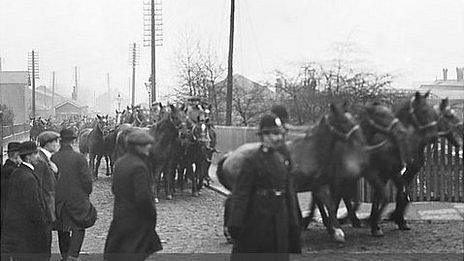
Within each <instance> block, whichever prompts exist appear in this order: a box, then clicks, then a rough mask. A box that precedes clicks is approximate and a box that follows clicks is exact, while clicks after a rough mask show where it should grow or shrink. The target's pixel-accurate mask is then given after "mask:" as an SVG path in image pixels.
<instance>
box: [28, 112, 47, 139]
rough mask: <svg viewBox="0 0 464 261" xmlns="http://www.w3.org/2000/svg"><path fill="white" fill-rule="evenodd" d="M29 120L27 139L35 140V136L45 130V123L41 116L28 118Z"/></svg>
mask: <svg viewBox="0 0 464 261" xmlns="http://www.w3.org/2000/svg"><path fill="white" fill-rule="evenodd" d="M29 119H30V120H31V122H30V126H31V129H30V131H29V140H31V141H37V137H38V136H39V134H40V133H42V132H43V131H45V124H44V122H43V120H42V118H41V117H39V118H29Z"/></svg>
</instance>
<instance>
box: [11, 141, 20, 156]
mask: <svg viewBox="0 0 464 261" xmlns="http://www.w3.org/2000/svg"><path fill="white" fill-rule="evenodd" d="M20 148H21V142H16V141H12V142H10V143H8V153H11V152H17V151H19V149H20Z"/></svg>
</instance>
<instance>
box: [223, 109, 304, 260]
mask: <svg viewBox="0 0 464 261" xmlns="http://www.w3.org/2000/svg"><path fill="white" fill-rule="evenodd" d="M284 133H285V130H284V128H283V126H282V121H281V119H280V118H278V117H276V115H275V114H272V115H264V116H263V117H262V118H261V120H260V123H259V136H260V139H261V143H262V144H261V146H260V147H259V148H257V149H256V151H254V152H253V153H251V156H250V157H249V158H247V159H246V160H245V163H244V164H243V166H242V168H241V169H240V173H239V175H238V177H237V181H236V184H235V186H234V190H233V191H232V196H231V198H230V218H229V219H228V223H227V227H228V229H229V231H230V234H231V236H232V238H233V240H234V246H233V249H232V260H247V259H256V258H257V257H256V256H254V255H250V253H255V254H256V253H260V254H262V253H280V255H277V256H276V255H275V254H274V255H273V256H272V258H273V259H274V260H275V259H276V258H277V259H279V260H281V259H282V260H286V259H288V253H300V252H301V246H300V229H299V216H298V213H299V212H298V200H297V197H296V192H295V188H294V185H293V182H294V181H293V177H292V176H291V175H290V164H291V162H290V159H289V158H288V157H286V156H284V155H283V154H282V153H281V152H280V148H281V147H283V146H285V140H284ZM244 253H247V254H246V255H242V254H244ZM260 257H262V256H260ZM270 257H271V256H270Z"/></svg>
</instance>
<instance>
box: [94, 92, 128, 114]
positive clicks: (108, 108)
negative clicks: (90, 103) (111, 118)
mask: <svg viewBox="0 0 464 261" xmlns="http://www.w3.org/2000/svg"><path fill="white" fill-rule="evenodd" d="M127 105H130V99H129V98H128V97H127V96H126V95H124V93H123V92H121V91H119V90H113V91H111V92H110V93H108V92H105V93H103V94H100V95H98V96H97V97H96V98H95V108H96V111H97V112H99V113H102V114H108V115H114V114H115V110H117V109H118V108H119V110H123V109H124V108H126V106H127Z"/></svg>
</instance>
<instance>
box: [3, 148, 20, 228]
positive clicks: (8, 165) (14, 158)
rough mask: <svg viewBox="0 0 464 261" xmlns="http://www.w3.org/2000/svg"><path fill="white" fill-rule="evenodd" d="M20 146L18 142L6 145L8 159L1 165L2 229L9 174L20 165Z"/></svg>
mask: <svg viewBox="0 0 464 261" xmlns="http://www.w3.org/2000/svg"><path fill="white" fill-rule="evenodd" d="M20 146H21V143H20V142H10V143H8V149H7V154H8V159H7V160H6V161H5V164H3V166H2V168H1V170H2V173H1V186H2V192H1V193H2V194H1V197H2V198H1V200H2V201H1V204H2V205H1V207H2V216H1V218H2V220H1V224H2V227H3V219H4V215H5V210H6V203H7V202H8V182H9V181H10V177H11V173H13V171H14V170H15V169H17V168H18V167H19V165H20V164H21V158H20V157H19V148H20Z"/></svg>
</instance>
